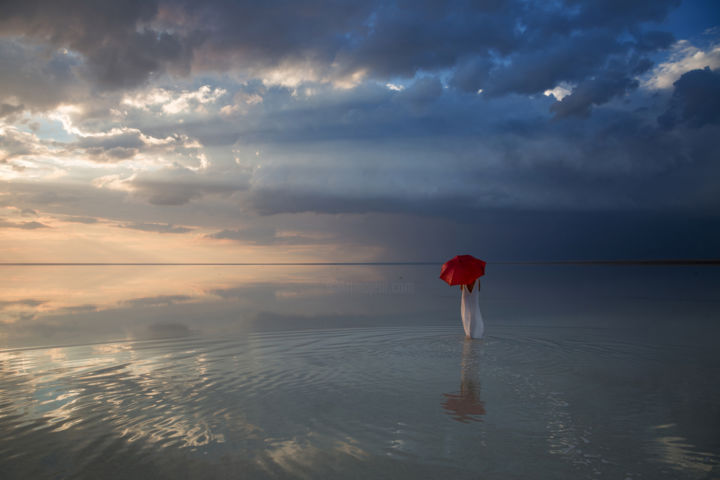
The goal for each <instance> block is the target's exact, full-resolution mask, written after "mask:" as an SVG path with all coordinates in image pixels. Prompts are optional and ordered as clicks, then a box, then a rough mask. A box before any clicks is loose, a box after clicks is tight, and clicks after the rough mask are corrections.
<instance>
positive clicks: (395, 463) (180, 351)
mask: <svg viewBox="0 0 720 480" xmlns="http://www.w3.org/2000/svg"><path fill="white" fill-rule="evenodd" d="M455 327H456V326H453V328H445V327H417V328H367V329H340V330H323V331H318V330H313V331H305V332H282V333H271V334H267V333H266V334H253V335H248V336H244V337H237V338H223V339H211V338H201V337H195V338H192V337H191V338H183V339H179V340H155V341H143V342H131V343H114V344H105V345H90V346H76V347H66V348H52V349H37V350H17V351H6V352H3V353H0V422H1V423H0V424H1V425H2V432H1V433H2V436H1V437H2V438H1V439H0V470H1V471H3V472H5V476H4V478H65V477H67V478H70V477H86V478H89V477H93V478H127V477H130V476H136V477H138V478H164V477H167V478H170V477H173V478H175V477H177V476H182V477H187V476H190V477H193V476H197V477H202V478H213V477H214V476H215V477H219V478H222V477H225V476H230V475H234V476H238V475H241V476H245V477H260V478H268V477H271V478H273V477H274V478H285V477H289V478H316V477H318V476H323V475H325V476H327V475H333V476H335V477H357V476H359V475H367V476H372V477H373V478H378V477H380V478H398V477H412V478H437V477H438V476H445V475H448V474H452V475H455V476H457V477H460V478H476V477H477V476H478V475H482V476H483V478H532V477H533V476H534V475H535V474H536V473H537V472H543V474H544V476H546V477H548V478H550V477H553V478H598V476H600V477H603V478H604V477H608V478H609V477H611V476H612V477H615V478H627V477H629V478H713V477H712V475H715V474H716V473H717V469H718V463H719V461H720V457H719V456H718V454H717V443H713V442H714V441H716V439H715V437H714V434H712V433H708V432H707V430H708V429H709V428H711V427H710V426H708V425H707V423H706V422H703V421H702V420H703V419H702V418H699V417H702V413H700V412H698V413H697V416H698V418H696V417H695V416H693V415H690V416H689V417H688V418H686V417H687V415H686V414H683V415H674V414H673V413H672V412H673V411H675V412H679V411H682V412H687V411H688V409H690V410H692V404H693V402H695V403H696V404H697V405H705V404H709V403H711V402H716V401H717V400H718V399H719V398H718V390H717V387H715V386H714V385H711V384H708V382H706V381H704V375H705V374H711V373H713V372H698V371H694V373H693V374H692V375H689V376H688V375H685V374H686V373H687V372H685V371H680V370H678V368H679V367H678V365H682V363H679V362H677V360H678V359H680V358H683V359H685V361H687V360H688V358H690V359H691V358H692V352H688V351H685V350H683V349H673V348H660V347H651V346H647V345H642V344H633V343H627V342H625V343H620V342H615V341H613V340H612V339H610V338H603V337H601V336H599V335H596V336H595V337H593V334H592V332H587V331H586V332H582V334H581V335H578V332H577V331H574V332H573V331H568V332H560V331H558V330H552V331H536V330H532V329H520V328H515V329H512V330H508V331H505V332H503V331H502V329H497V333H496V335H494V336H490V337H489V338H488V339H486V340H485V341H483V342H479V341H473V342H469V341H465V340H464V339H462V338H461V337H460V336H459V335H458V331H457V328H455ZM670 365H673V366H674V370H673V371H672V373H671V374H670V375H668V371H669V370H668V367H669V366H670ZM695 370H697V369H695ZM668 380H669V381H668ZM673 382H675V383H673ZM677 382H680V383H677ZM715 405H717V403H715ZM678 406H681V407H682V408H676V407H678ZM715 411H717V409H716V410H715ZM684 415H685V416H684ZM659 426H662V427H659ZM693 438H695V440H693Z"/></svg>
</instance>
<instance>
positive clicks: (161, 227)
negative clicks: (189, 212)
mask: <svg viewBox="0 0 720 480" xmlns="http://www.w3.org/2000/svg"><path fill="white" fill-rule="evenodd" d="M118 227H120V228H131V229H133V230H142V231H145V232H156V233H188V232H192V230H193V229H192V228H187V227H176V226H174V225H171V224H169V223H166V224H162V223H126V224H122V225H118Z"/></svg>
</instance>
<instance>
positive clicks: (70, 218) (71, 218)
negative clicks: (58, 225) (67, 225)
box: [62, 215, 99, 224]
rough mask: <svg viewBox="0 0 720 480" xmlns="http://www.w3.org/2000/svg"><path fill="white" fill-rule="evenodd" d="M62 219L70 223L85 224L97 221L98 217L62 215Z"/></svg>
mask: <svg viewBox="0 0 720 480" xmlns="http://www.w3.org/2000/svg"><path fill="white" fill-rule="evenodd" d="M62 220H63V221H65V222H71V223H85V224H93V223H98V221H99V220H98V219H97V218H95V217H82V216H74V215H67V216H64V217H62Z"/></svg>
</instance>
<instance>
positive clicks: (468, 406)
mask: <svg viewBox="0 0 720 480" xmlns="http://www.w3.org/2000/svg"><path fill="white" fill-rule="evenodd" d="M473 350H475V348H473V342H471V341H470V340H465V343H464V344H463V353H462V363H461V369H460V393H444V394H443V396H444V397H445V401H444V402H443V403H442V408H443V409H445V410H446V411H447V414H448V415H450V416H452V418H453V420H457V421H458V422H462V423H469V422H479V421H481V419H480V418H478V416H479V415H485V405H484V404H483V402H482V400H480V382H479V381H478V379H477V363H476V360H477V359H476V353H477V352H473Z"/></svg>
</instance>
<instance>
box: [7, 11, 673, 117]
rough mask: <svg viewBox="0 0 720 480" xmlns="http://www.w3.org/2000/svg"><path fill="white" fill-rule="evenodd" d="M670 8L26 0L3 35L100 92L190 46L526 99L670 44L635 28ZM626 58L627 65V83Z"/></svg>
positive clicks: (222, 63) (246, 64)
mask: <svg viewBox="0 0 720 480" xmlns="http://www.w3.org/2000/svg"><path fill="white" fill-rule="evenodd" d="M678 4H679V2H678V1H676V0H655V1H645V0H642V1H634V2H620V1H617V2H615V1H614V2H598V1H584V2H575V1H568V2H563V3H554V4H551V3H548V2H518V1H514V0H508V1H502V2H500V1H481V2H466V1H453V2H439V1H437V2H436V1H422V2H414V1H413V2H411V1H396V2H380V1H376V2H373V1H370V2H347V1H342V0H336V1H330V0H324V1H318V0H315V1H310V2H303V3H302V4H298V3H296V2H289V1H282V0H277V1H270V2H229V1H225V0H213V1H206V2H190V1H182V0H173V1H166V2H153V1H150V2H145V1H130V2H122V3H118V2H114V1H110V0H107V1H99V2H91V3H88V2H82V1H79V0H77V1H75V0H66V1H62V2H57V1H42V0H36V1H26V2H11V3H9V4H7V3H6V4H5V6H4V8H3V11H2V15H0V32H2V33H3V34H5V35H12V36H15V37H18V38H22V39H27V40H28V41H30V42H36V43H47V44H50V45H52V46H55V47H66V48H69V49H71V50H72V51H74V52H78V53H79V54H80V55H81V56H82V58H83V59H84V63H83V65H82V68H81V69H80V70H82V71H83V72H85V74H86V76H89V78H90V79H92V80H93V81H94V82H95V83H96V84H97V85H99V86H101V87H105V88H128V87H134V86H136V85H139V84H141V83H143V82H144V81H145V80H147V78H148V77H149V76H151V75H158V74H161V73H163V72H165V71H172V72H175V73H180V74H183V73H188V72H189V71H190V70H189V69H190V65H191V61H192V59H193V52H196V53H197V52H201V55H199V57H198V58H196V62H195V63H196V68H209V69H221V70H222V69H228V68H233V69H239V70H241V71H242V70H245V71H249V72H255V73H258V72H259V73H260V74H262V71H263V70H265V69H272V68H275V67H278V66H289V67H291V68H292V67H295V66H302V65H305V66H306V67H307V66H309V67H310V68H311V69H315V70H317V71H319V72H321V74H322V75H329V78H333V77H335V78H341V77H342V76H343V75H349V74H352V73H355V72H365V74H367V75H369V77H370V78H378V79H390V78H392V77H404V78H411V77H413V76H415V75H416V74H417V73H418V72H421V71H422V72H441V71H454V75H453V77H452V80H451V82H450V83H451V84H452V85H454V86H457V87H459V88H461V89H463V90H466V91H473V90H477V89H478V88H483V89H485V90H486V91H487V92H488V93H490V94H495V95H499V94H506V93H523V94H533V93H538V92H542V91H544V90H546V89H550V88H554V87H555V86H556V85H557V84H558V83H559V82H575V83H582V82H583V81H589V80H593V79H595V78H596V77H597V76H598V75H599V74H601V73H602V72H603V70H604V69H605V68H606V67H607V65H608V62H609V61H611V60H612V59H613V58H615V57H617V58H625V57H628V56H632V55H633V54H635V55H646V54H650V53H652V52H654V51H656V50H657V49H660V48H665V47H667V46H668V45H669V43H670V41H671V39H672V36H671V35H669V34H668V33H667V32H662V31H657V30H650V31H647V32H645V31H644V29H643V28H641V26H642V25H643V24H645V23H647V22H659V21H661V20H662V19H663V18H664V17H665V16H666V15H667V13H668V12H669V11H670V10H671V9H672V8H674V7H676V6H677V5H678ZM620 34H624V35H625V38H624V39H623V40H620V37H619V35H620ZM636 63H637V62H627V64H625V65H623V68H624V70H623V72H624V74H625V76H626V77H629V76H631V73H632V70H633V69H634V68H636V65H635V64H636ZM48 65H49V64H48ZM80 70H78V71H80ZM322 72H325V73H322ZM616 76H617V75H616ZM608 83H612V84H613V86H610V85H607V84H608ZM617 83H618V81H617V80H615V81H607V80H606V81H602V80H601V81H600V82H598V83H596V84H594V85H589V86H587V87H585V88H584V89H585V90H586V93H584V94H583V95H584V96H588V95H589V97H591V98H590V99H589V100H587V101H586V102H585V103H586V104H587V105H590V104H598V103H604V102H605V101H607V99H609V98H611V97H613V96H614V95H617V94H618V92H621V91H623V90H624V89H626V88H627V86H628V85H627V81H625V82H623V81H620V83H622V84H623V86H622V87H621V86H618V85H617ZM419 86H420V85H418V87H419ZM590 90H592V92H593V93H590V94H588V93H587V91H590ZM599 90H603V92H599ZM588 101H589V103H587V102H588ZM576 102H577V100H576ZM587 108H588V107H587V106H579V107H575V108H569V109H565V110H564V112H565V114H572V113H573V112H575V111H577V112H579V113H580V114H583V113H584V112H585V111H586V110H587Z"/></svg>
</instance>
